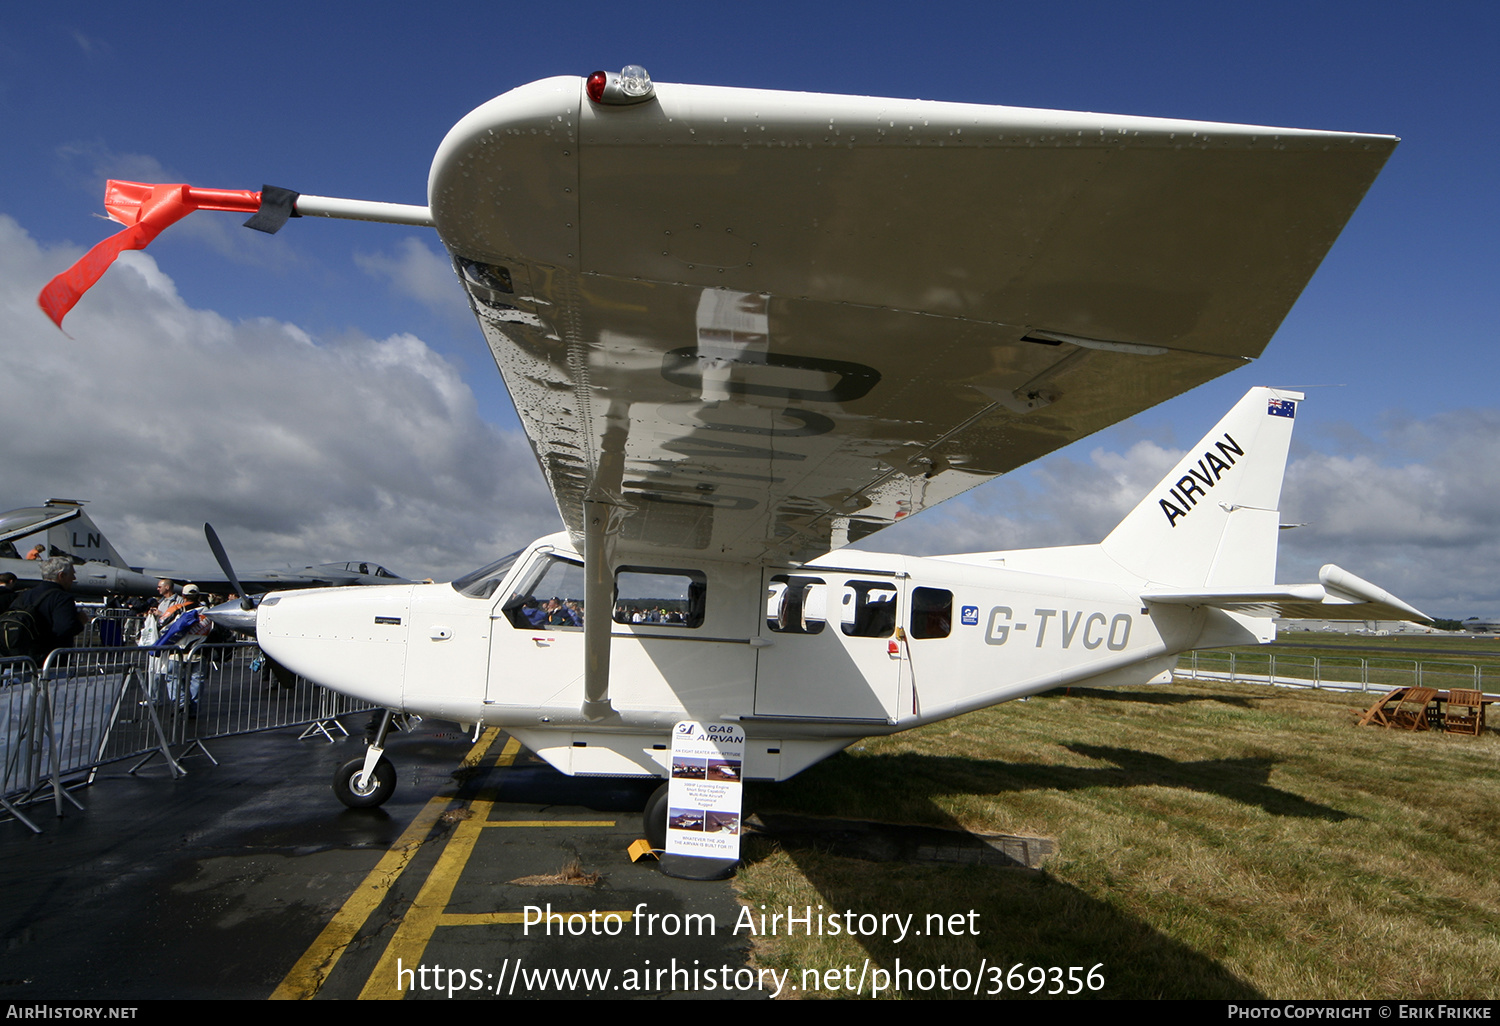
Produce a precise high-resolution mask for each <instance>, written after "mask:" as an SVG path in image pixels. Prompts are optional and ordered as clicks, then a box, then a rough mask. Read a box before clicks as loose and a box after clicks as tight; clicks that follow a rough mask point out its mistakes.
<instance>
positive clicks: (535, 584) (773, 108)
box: [42, 66, 1424, 840]
mask: <svg viewBox="0 0 1500 1026" xmlns="http://www.w3.org/2000/svg"><path fill="white" fill-rule="evenodd" d="M1395 144H1396V140H1395V139H1393V138H1390V137H1386V136H1370V135H1353V134H1344V133H1332V132H1314V131H1305V130H1298V129H1277V128H1258V127H1246V126H1238V125H1220V124H1209V123H1201V122H1188V121H1164V120H1157V119H1149V118H1135V117H1121V116H1113V115H1100V114H1078V113H1067V112H1059V111H1039V110H1026V109H1018V108H1006V107H983V106H973V105H966V104H953V103H929V102H920V101H910V100H887V99H872V98H866V97H848V96H821V95H811V94H801V93H778V92H764V91H757V90H746V89H722V88H708V87H697V86H685V85H654V84H653V83H652V82H651V81H650V79H649V78H648V77H647V76H646V75H645V73H644V72H643V71H641V69H639V68H636V67H633V66H632V67H627V68H625V69H624V70H623V71H622V72H621V73H620V74H617V75H616V74H606V73H603V72H597V73H595V74H594V75H592V76H590V77H589V78H588V79H579V78H553V79H548V80H545V81H541V82H536V83H533V84H531V85H527V86H523V87H521V88H519V89H515V90H513V91H511V92H509V93H506V94H504V95H503V96H500V97H498V98H496V99H494V100H492V101H490V102H489V103H486V104H485V105H484V106H482V107H480V108H479V109H477V110H475V111H474V112H473V113H471V114H469V115H468V116H467V117H465V118H464V119H463V120H462V121H460V122H459V123H458V125H457V126H455V127H454V128H453V130H452V131H451V132H449V134H448V136H447V138H446V139H444V141H443V143H442V145H441V146H440V147H439V149H438V152H437V155H436V157H435V159H434V161H433V165H432V172H431V176H430V179H429V183H428V196H429V203H430V205H429V206H428V207H407V206H398V205H394V204H379V203H367V202H363V201H356V200H336V199H330V198H326V197H311V196H301V195H299V194H297V193H292V192H289V191H287V190H273V189H270V188H267V189H265V190H263V191H262V192H261V193H246V194H235V195H238V196H239V197H240V198H237V199H236V198H233V197H232V196H231V194H229V193H221V192H214V191H210V190H193V189H189V188H188V187H186V186H171V187H166V186H133V187H132V188H134V189H135V190H136V193H134V195H146V196H148V201H147V203H146V205H148V206H149V205H151V204H156V205H157V207H160V205H161V204H162V203H166V202H167V200H159V197H163V196H167V197H169V198H170V199H171V202H172V203H176V204H178V206H181V207H185V208H187V209H190V208H191V207H192V206H193V205H195V204H196V205H200V206H205V207H213V208H217V209H242V210H257V213H256V216H255V217H253V218H252V219H251V222H250V223H251V225H252V226H254V227H260V228H262V229H267V230H275V229H276V228H277V227H279V226H280V224H281V223H284V221H285V219H286V217H287V216H289V215H290V214H292V213H298V214H316V215H322V216H339V217H355V218H363V219H367V220H386V221H395V222H398V223H405V224H430V225H432V226H434V227H435V228H436V229H437V232H438V235H439V237H440V238H441V240H442V242H443V244H444V245H445V246H446V247H447V248H448V250H449V251H450V253H451V254H452V257H453V264H454V269H455V271H456V273H457V275H458V278H459V281H460V283H461V284H462V286H463V288H464V289H465V291H466V292H467V295H468V299H469V304H470V306H471V308H472V309H473V312H474V314H475V316H476V317H477V318H478V321H479V325H480V328H481V329H482V330H483V332H484V335H485V338H486V340H487V341H488V343H489V346H490V349H491V351H492V353H493V355H494V358H495V362H496V364H497V365H498V367H499V369H500V372H501V374H502V375H503V376H504V378H505V382H506V385H507V386H508V388H509V389H510V393H511V395H512V397H513V399H514V400H515V403H516V407H517V410H518V412H519V414H520V417H521V419H522V421H523V423H524V425H525V428H526V431H527V434H528V436H529V438H530V440H531V444H532V446H533V448H534V450H535V452H536V455H537V459H538V461H539V462H540V464H541V467H542V471H543V473H544V475H545V476H546V479H547V481H548V483H549V485H550V486H551V489H552V492H553V495H554V497H555V499H556V501H557V504H558V508H559V510H560V511H561V513H562V517H563V521H564V525H565V527H566V530H565V531H563V532H562V533H559V534H556V535H553V536H551V537H547V538H542V539H540V540H539V541H537V542H535V543H533V544H532V545H530V546H528V547H527V548H526V549H524V550H522V551H521V552H518V553H515V554H513V555H511V556H508V557H506V558H504V559H502V560H499V561H498V562H495V563H492V564H490V565H488V566H485V567H482V568H481V569H478V570H476V571H474V572H473V573H471V574H468V575H466V576H464V577H461V578H459V579H458V580H456V581H453V582H452V583H451V584H431V585H416V586H401V587H391V588H380V589H338V590H328V591H321V592H299V593H295V594H291V593H288V594H274V595H271V596H270V597H268V598H266V599H265V601H264V602H263V604H262V605H261V607H260V610H259V613H258V620H259V622H258V635H259V639H260V644H261V646H262V647H263V648H264V649H265V651H266V652H267V653H268V654H270V655H271V656H273V657H274V658H275V659H277V660H279V661H281V662H282V663H284V664H285V665H286V666H288V667H289V668H291V669H293V670H295V671H297V672H298V673H301V674H304V675H306V676H308V677H311V678H313V679H316V680H318V681H320V682H322V683H324V684H326V685H328V686H329V687H332V688H334V689H335V690H338V691H341V692H344V693H347V694H350V695H353V696H357V697H359V698H362V699H364V700H367V701H369V702H372V703H374V704H376V705H379V706H382V707H384V708H386V709H388V710H392V711H393V712H407V713H419V714H421V715H423V716H429V717H436V718H440V719H447V720H454V721H457V722H459V723H460V724H463V725H465V727H468V726H473V727H474V728H475V729H476V730H477V729H478V727H479V726H480V725H486V726H490V725H493V726H499V727H503V728H505V729H506V730H508V731H509V732H510V733H512V734H513V735H515V736H516V737H517V738H518V739H519V740H520V741H521V743H522V744H524V745H526V746H527V747H529V748H530V749H532V750H533V751H535V752H536V753H537V754H538V755H540V756H541V757H542V758H544V759H545V760H547V761H548V762H549V763H551V764H552V765H553V766H555V767H557V768H558V769H560V770H561V771H563V772H564V773H569V774H579V775H607V776H616V775H626V776H632V775H633V776H645V777H652V776H655V777H666V776H668V775H669V773H670V760H669V732H670V730H671V728H672V725H673V724H674V723H675V722H676V721H678V720H681V719H686V718H692V719H698V720H704V721H734V722H737V723H739V724H740V725H741V726H742V727H743V728H744V731H745V734H746V737H747V747H746V756H745V765H744V775H745V776H746V777H747V778H749V779H760V780H784V779H786V778H788V777H790V776H792V775H793V774H795V773H797V772H799V771H800V770H802V769H804V768H806V767H807V766H809V765H811V764H813V763H815V762H817V761H818V760H820V759H823V758H825V757H827V756H829V755H831V754H833V753H835V752H837V751H839V750H840V749H842V748H844V747H845V746H847V745H849V744H850V743H851V742H853V741H855V740H857V739H859V738H861V737H865V736H868V735H873V734H889V733H893V732H896V731H901V730H906V729H908V728H911V727H915V726H918V725H920V724H924V723H930V722H933V721H935V720H940V719H943V718H945V717H950V716H955V715H958V714H960V713H963V712H967V711H969V710H972V709H979V708H982V707H985V706H988V705H993V704H995V703H998V702H1004V701H1008V700H1010V699H1014V698H1020V697H1023V696H1026V695H1030V694H1035V693H1037V692H1041V691H1045V690H1048V689H1050V688H1056V687H1059V686H1063V685H1074V684H1084V683H1087V684H1088V685H1090V686H1105V685H1122V684H1141V683H1145V682H1152V681H1166V680H1167V679H1168V678H1169V674H1170V669H1171V667H1172V665H1173V662H1174V660H1175V658H1176V656H1177V655H1178V654H1179V653H1181V652H1185V651H1188V650H1190V649H1194V648H1206V647H1213V646H1222V645H1242V644H1247V643H1253V642H1265V641H1269V640H1271V638H1272V637H1273V636H1274V633H1275V628H1274V626H1273V624H1272V620H1271V617H1272V616H1329V615H1337V616H1339V617H1341V618H1344V619H1349V618H1373V617H1379V618H1385V619H1392V618H1411V619H1424V618H1423V616H1422V614H1421V613H1420V612H1418V611H1417V610H1416V609H1413V608H1412V607H1411V606H1409V605H1407V604H1405V603H1403V602H1401V601H1399V600H1398V599H1396V598H1394V597H1392V596H1391V595H1389V594H1387V593H1386V592H1384V591H1382V590H1380V589H1379V588H1376V587H1374V586H1373V585H1370V584H1368V583H1366V582H1364V581H1362V580H1360V579H1359V578H1357V577H1355V576H1354V575H1352V574H1349V573H1347V572H1346V571H1343V570H1340V569H1338V568H1336V567H1332V566H1329V567H1325V568H1324V569H1323V570H1322V571H1321V573H1320V575H1319V582H1318V583H1316V584H1303V585H1294V586H1284V585H1277V584H1275V583H1274V580H1275V577H1274V573H1275V563H1276V559H1275V557H1276V538H1277V533H1278V531H1277V528H1278V522H1279V515H1278V512H1277V509H1278V500H1279V496H1280V491H1281V479H1282V471H1283V468H1284V465H1285V461H1286V455H1287V446H1288V441H1289V438H1290V434H1291V428H1292V425H1293V423H1294V421H1295V414H1296V410H1297V405H1298V403H1299V402H1300V400H1301V398H1302V397H1301V396H1300V395H1298V394H1296V393H1292V392H1286V391H1277V390H1274V389H1265V388H1259V389H1254V390H1252V391H1251V392H1250V393H1249V394H1247V395H1246V396H1245V398H1244V399H1243V400H1242V401H1241V402H1240V403H1239V404H1238V405H1236V406H1235V407H1234V409H1233V410H1231V411H1230V412H1229V414H1228V415H1227V416H1226V417H1225V418H1224V419H1223V420H1222V421H1221V422H1220V423H1219V424H1218V425H1217V426H1215V427H1214V429H1213V430H1212V431H1210V432H1209V433H1208V434H1207V435H1206V436H1205V437H1204V439H1203V440H1202V441H1201V442H1200V443H1199V444H1198V445H1196V446H1194V447H1193V448H1192V449H1191V450H1189V452H1188V454H1187V455H1186V456H1184V457H1183V459H1182V461H1181V462H1180V463H1179V464H1178V466H1177V467H1176V468H1175V469H1174V470H1173V472H1172V473H1171V474H1169V475H1168V476H1167V477H1166V478H1165V479H1164V480H1163V481H1162V482H1161V484H1160V485H1158V486H1157V488H1156V489H1154V490H1153V491H1152V492H1151V494H1150V495H1149V496H1147V498H1146V499H1145V500H1144V501H1143V502H1142V503H1141V505H1140V506H1138V507H1137V508H1136V509H1135V510H1134V511H1133V512H1132V513H1131V514H1130V515H1129V516H1127V517H1126V518H1125V520H1124V521H1123V522H1122V523H1121V524H1120V525H1119V526H1118V527H1117V528H1116V529H1115V530H1114V531H1113V532H1112V533H1111V534H1110V535H1109V537H1108V538H1106V539H1105V540H1104V542H1103V543H1101V544H1098V545H1086V546H1074V547H1067V548H1060V549H1042V550H1026V551H1017V552H984V553H971V554H967V555H957V556H946V557H941V558H925V559H924V558H915V557H909V556H895V555H879V554H875V553H870V552H863V551H855V550H852V549H848V548H845V547H844V546H846V545H847V544H848V543H849V542H852V541H857V540H859V539H861V538H864V537H866V536H868V535H870V534H871V533H873V532H875V531H877V530H879V529H880V528H882V527H884V526H887V525H889V524H892V523H894V522H896V521H898V520H901V519H904V518H905V517H907V516H910V515H913V514H916V513H919V512H921V511H922V510H923V509H926V508H927V507H930V506H933V505H935V504H937V503H939V502H942V501H943V500H945V499H948V498H951V497H952V496H955V495H958V494H959V493H961V492H964V491H967V490H968V489H970V488H972V487H974V486H976V485H978V484H981V483H983V482H984V481H987V480H990V479H992V478H994V477H995V476H997V475H999V474H1002V473H1004V472H1006V471H1008V470H1011V469H1013V468H1015V467H1019V466H1021V465H1023V464H1025V463H1028V462H1030V461H1031V460H1034V459H1036V458H1037V457H1039V456H1041V455H1043V454H1045V453H1048V452H1051V451H1053V450H1055V449H1057V448H1059V447H1061V446H1064V445H1066V444H1068V443H1069V442H1072V441H1074V440H1076V439H1078V438H1082V437H1084V436H1085V435H1088V434H1090V433H1092V432H1094V431H1097V430H1099V429H1100V428H1103V427H1105V426H1107V425H1109V424H1113V423H1116V422H1117V421H1120V420H1122V419H1124V418H1126V417H1128V416H1131V415H1132V414H1134V413H1136V412H1138V411H1140V410H1143V409H1146V408H1148V407H1150V406H1152V405H1154V404H1156V403H1159V402H1161V401H1163V400H1165V399H1167V398H1169V397H1171V396H1174V395H1177V394H1179V393H1181V392H1183V391H1185V390H1187V389H1189V388H1192V387H1193V386H1195V385H1197V384H1200V383H1202V382H1204V381H1207V380H1209V379H1211V378H1214V377H1217V376H1218V375H1220V374H1224V373H1226V372H1228V371H1230V370H1233V369H1235V368H1236V367H1239V366H1241V365H1242V364H1243V363H1244V362H1245V361H1247V360H1248V359H1250V358H1252V357H1255V356H1257V355H1259V354H1260V352H1261V350H1262V349H1263V348H1264V346H1265V345H1266V343H1267V341H1268V340H1269V339H1270V337H1271V335H1272V334H1273V333H1274V331H1275V330H1276V328H1277V326H1278V325H1279V324H1280V322H1281V320H1282V318H1283V317H1284V316H1285V314H1286V312H1287V311H1288V309H1289V308H1290V307H1291V304H1292V303H1293V302H1294V301H1295V300H1296V298H1297V296H1298V295H1299V294H1300V292H1301V291H1302V289H1303V287H1304V286H1305V285H1306V283H1307V281H1308V279H1309V278H1310V277H1311V276H1312V274H1313V272H1314V270H1315V269H1316V268H1317V266H1318V264H1319V262H1320V261H1321V259H1322V258H1323V255H1324V254H1325V253H1326V252H1327V250H1328V248H1329V247H1330V246H1331V245H1332V244H1333V241H1334V239H1335V238H1336V237H1337V236H1338V234H1339V232H1340V231H1341V230H1342V228H1343V225H1344V223H1345V222H1346V221H1347V219H1348V218H1349V216H1350V215H1351V214H1352V213H1353V211H1354V209H1355V207H1356V206H1357V205H1358V203H1359V200H1360V198H1361V197H1362V196H1363V195H1364V193H1365V191H1366V189H1367V188H1368V187H1369V185H1370V183H1371V182H1372V181H1373V180H1374V178H1375V176H1376V174H1377V173H1378V172H1379V170H1380V168H1381V166H1382V165H1383V163H1384V162H1385V160H1386V158H1387V156H1388V155H1389V154H1390V152H1391V150H1392V149H1393V147H1394V146H1395ZM169 189H170V190H178V191H177V192H173V193H170V195H169V193H168V192H165V191H162V190H169ZM141 190H153V191H150V192H149V193H146V192H142V191H141ZM112 195H114V194H112ZM172 197H175V198H172ZM225 197H230V198H225ZM126 206H127V207H128V204H126ZM112 209H113V208H112ZM153 209H155V208H153ZM175 209H176V208H174V210H175ZM117 216H119V215H118V214H117ZM138 216H139V219H140V220H139V222H138V221H137V220H135V218H137V217H138ZM153 216H154V215H153ZM172 216H174V217H175V216H180V214H177V213H174V214H173V215H172ZM120 219H121V220H124V221H125V222H126V223H127V224H137V223H143V222H145V221H146V220H148V217H147V215H146V214H144V213H142V214H139V215H137V214H135V213H131V212H130V211H129V210H127V211H126V214H125V216H123V217H121V218H120ZM131 230H132V229H127V233H128V232H129V231H131ZM127 233H122V236H124V235H126V234H127ZM117 238H120V237H117ZM138 242H139V240H138V239H137V238H136V237H135V236H132V237H131V239H130V240H128V241H127V242H125V243H121V245H135V244H137V243H138ZM140 244H144V243H140ZM102 245H103V244H101V246H102ZM96 263H97V262H96ZM64 278H65V276H63V277H60V279H59V281H62V282H63V284H62V285H60V286H57V287H56V288H55V289H54V291H53V292H52V293H51V294H50V295H49V294H48V293H44V295H43V300H42V302H43V306H44V308H46V309H47V310H48V311H49V313H52V314H53V315H54V316H55V317H56V318H58V319H59V320H60V317H61V314H62V313H63V312H66V308H67V306H68V305H69V304H70V303H71V302H72V301H74V300H75V299H76V296H77V294H79V293H80V292H81V289H80V288H79V287H78V285H79V282H77V281H67V280H64ZM82 285H83V286H84V287H86V285H87V282H86V281H84V282H82ZM70 290H71V291H70ZM386 719H387V722H389V719H390V717H389V716H387V718H386ZM384 736H385V735H384V728H383V729H382V731H381V733H380V735H379V736H378V737H377V738H376V740H375V743H374V744H372V745H371V746H370V748H369V749H368V751H367V753H366V756H365V758H363V759H361V760H355V761H353V762H351V763H349V764H348V765H347V766H345V767H344V768H343V769H342V770H341V772H340V775H339V777H338V779H337V780H336V782H335V789H336V790H337V791H338V793H339V796H340V798H341V799H342V800H343V801H345V802H346V803H347V804H350V805H376V804H379V803H380V802H382V801H384V800H385V798H386V797H387V796H388V795H389V794H390V792H391V790H392V788H393V786H394V781H395V771H394V769H393V768H392V767H391V765H390V763H389V761H387V760H385V759H384V757H383V752H382V749H383V740H384ZM658 794H659V795H660V792H659V793H658ZM665 820H666V805H665V802H664V801H662V800H659V797H658V796H653V800H652V802H651V803H650V804H649V805H648V832H649V833H652V834H654V836H653V840H659V839H660V837H661V835H662V834H663V833H664V831H665Z"/></svg>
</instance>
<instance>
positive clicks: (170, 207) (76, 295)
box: [37, 180, 260, 328]
mask: <svg viewBox="0 0 1500 1026" xmlns="http://www.w3.org/2000/svg"><path fill="white" fill-rule="evenodd" d="M104 209H105V210H107V211H109V216H110V217H111V218H113V219H114V220H116V221H119V222H120V223H121V224H123V225H125V226H126V228H125V230H124V231H122V232H116V233H115V234H114V235H111V236H110V237H109V238H107V239H105V240H104V241H103V242H100V243H98V244H97V245H95V246H94V248H93V249H91V250H89V251H88V252H87V253H85V254H84V255H83V257H82V258H81V259H80V260H79V261H78V262H77V263H76V264H74V265H73V266H72V267H70V268H68V269H67V270H66V271H64V272H63V273H61V274H59V275H58V276H57V277H56V278H53V279H52V280H51V281H50V282H48V283H47V287H46V288H44V289H42V293H41V295H39V296H38V297H37V305H39V306H40V307H41V308H42V312H43V313H45V314H46V315H47V316H48V317H50V318H51V319H52V323H53V324H56V325H57V326H58V327H59V328H61V327H62V322H63V318H64V317H66V316H67V315H68V311H69V310H71V309H73V306H74V305H75V304H76V303H77V302H78V300H79V299H81V298H82V297H83V294H84V293H85V292H87V291H88V290H89V289H91V288H93V286H94V283H95V282H97V281H98V280H99V278H100V277H101V276H102V275H103V274H104V272H105V270H107V269H108V267H109V265H110V264H112V263H114V262H115V257H117V256H119V255H120V254H121V253H123V252H124V251H125V250H127V249H145V248H146V246H147V245H149V244H150V242H151V240H152V239H154V238H156V237H157V236H158V235H160V234H161V232H162V229H164V228H166V227H167V226H168V225H170V224H173V223H175V222H177V221H180V220H181V219H182V218H184V217H186V216H187V215H188V214H191V213H192V212H193V211H194V210H200V209H201V210H238V211H242V212H249V213H254V212H255V211H256V210H258V209H260V193H258V192H251V191H249V190H246V189H195V188H193V187H191V186H188V185H146V184H143V183H141V182H117V181H113V180H111V181H110V182H109V183H108V184H107V185H106V186H105V188H104Z"/></svg>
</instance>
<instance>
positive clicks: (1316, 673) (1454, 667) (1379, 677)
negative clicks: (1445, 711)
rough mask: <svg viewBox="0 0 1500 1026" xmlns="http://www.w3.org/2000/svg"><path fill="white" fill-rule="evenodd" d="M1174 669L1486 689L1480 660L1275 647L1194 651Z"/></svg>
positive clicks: (1357, 686)
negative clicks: (1301, 652)
mask: <svg viewBox="0 0 1500 1026" xmlns="http://www.w3.org/2000/svg"><path fill="white" fill-rule="evenodd" d="M1174 672H1175V673H1176V675H1177V676H1179V677H1186V678H1188V679H1190V680H1228V681H1245V682H1247V683H1251V684H1274V685H1276V686H1278V687H1291V688H1327V689H1329V690H1335V691H1370V690H1375V691H1389V690H1390V689H1392V688H1400V687H1426V688H1437V689H1438V690H1440V691H1448V690H1450V689H1452V688H1472V689H1474V690H1475V691H1483V690H1484V684H1485V681H1484V669H1483V667H1481V666H1480V665H1479V664H1477V663H1441V662H1425V661H1423V660H1419V659H1378V658H1377V659H1369V658H1362V657H1359V656H1287V655H1278V654H1276V653H1274V652H1249V653H1245V652H1224V651H1207V652H1189V653H1188V654H1187V655H1185V656H1183V657H1182V658H1181V659H1179V660H1178V661H1177V669H1176V671H1174Z"/></svg>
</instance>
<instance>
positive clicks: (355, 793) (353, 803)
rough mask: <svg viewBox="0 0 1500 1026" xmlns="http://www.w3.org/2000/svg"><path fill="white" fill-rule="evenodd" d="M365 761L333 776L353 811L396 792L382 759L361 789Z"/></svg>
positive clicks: (344, 767) (338, 791)
mask: <svg viewBox="0 0 1500 1026" xmlns="http://www.w3.org/2000/svg"><path fill="white" fill-rule="evenodd" d="M364 768H365V760H364V758H363V757H360V758H358V759H350V760H349V761H348V762H346V763H344V764H343V765H342V766H340V767H339V769H338V772H337V773H335V774H334V775H333V793H334V794H335V795H337V796H338V800H339V801H341V802H343V803H344V804H345V805H347V806H349V808H351V809H373V808H375V807H376V806H378V805H384V804H385V802H386V799H387V798H389V797H390V796H391V795H392V794H393V793H394V792H395V790H396V767H395V766H392V765H391V761H390V760H389V759H385V758H382V759H381V760H380V761H379V762H377V763H376V764H375V772H373V773H371V774H370V779H369V780H366V781H365V782H364V786H363V787H360V786H359V785H358V784H357V783H356V780H357V779H358V777H359V775H360V773H361V772H363V771H364ZM662 836H663V837H665V836H666V819H665V818H663V820H662Z"/></svg>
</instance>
